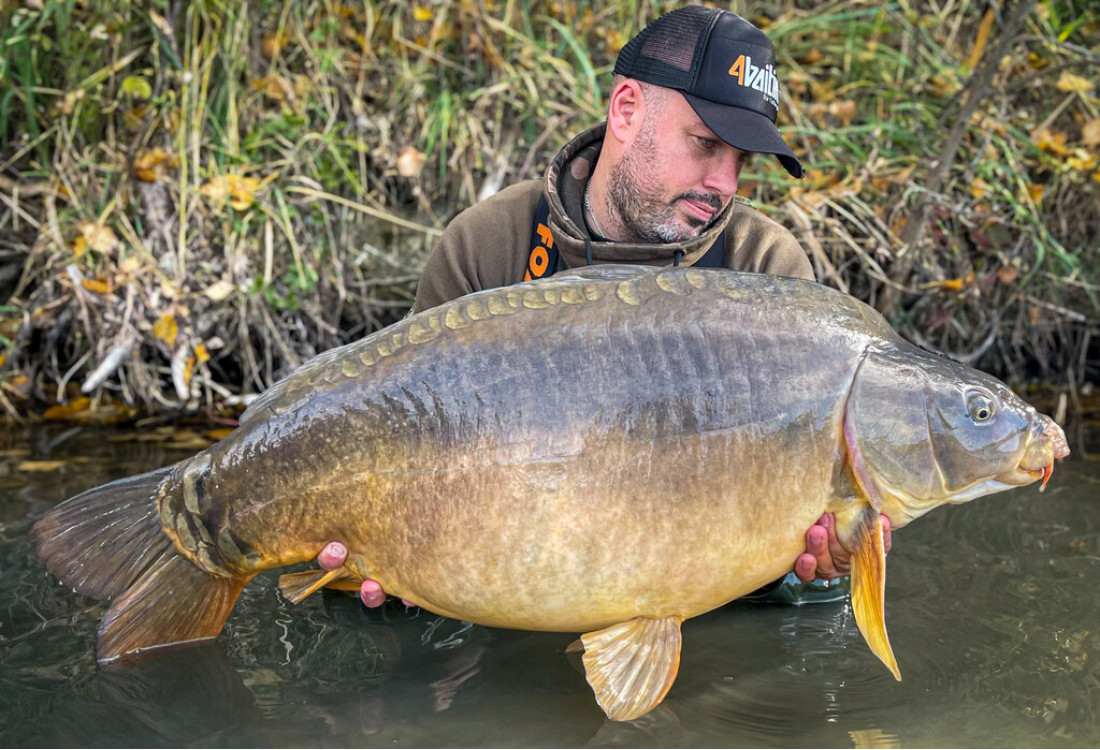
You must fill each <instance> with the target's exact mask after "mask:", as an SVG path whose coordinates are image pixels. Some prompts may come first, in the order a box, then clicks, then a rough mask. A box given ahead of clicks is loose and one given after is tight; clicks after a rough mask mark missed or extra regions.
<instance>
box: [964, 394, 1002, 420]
mask: <svg viewBox="0 0 1100 750" xmlns="http://www.w3.org/2000/svg"><path fill="white" fill-rule="evenodd" d="M966 411H967V414H968V415H969V416H970V418H971V419H972V420H974V421H975V422H977V423H978V424H983V423H985V422H988V421H989V420H991V419H993V415H994V414H995V413H996V407H995V405H994V403H993V397H992V396H990V395H989V394H987V393H981V392H972V393H970V395H968V396H967V397H966Z"/></svg>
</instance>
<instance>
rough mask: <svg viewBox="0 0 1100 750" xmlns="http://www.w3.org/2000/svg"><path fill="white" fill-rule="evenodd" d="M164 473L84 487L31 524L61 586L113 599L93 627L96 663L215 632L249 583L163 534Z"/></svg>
mask: <svg viewBox="0 0 1100 750" xmlns="http://www.w3.org/2000/svg"><path fill="white" fill-rule="evenodd" d="M170 471H171V468H165V469H158V470H156V471H152V472H149V473H148V474H141V475H139V476H136V477H130V478H128V479H120V480H118V481H115V482H111V483H109V484H105V485H103V486H101V487H96V488H95V489H91V490H88V491H87V492H84V493H82V494H80V495H77V496H76V497H74V498H72V499H71V500H67V501H66V502H64V503H62V504H61V505H59V506H57V507H56V508H54V509H53V510H51V511H50V512H49V513H47V514H46V515H45V516H44V517H43V518H42V519H40V520H39V521H38V522H37V523H36V524H35V525H34V528H33V529H31V534H30V536H31V540H32V541H33V542H34V543H35V545H36V546H37V547H38V555H39V557H40V558H41V559H42V561H43V563H45V565H46V568H47V569H48V570H49V571H50V572H51V573H52V574H53V575H55V576H56V577H57V578H58V579H60V580H61V582H62V583H63V584H65V585H66V586H70V587H72V589H73V590H74V591H76V592H77V593H81V594H85V595H87V596H91V597H94V598H96V599H112V600H113V604H112V606H111V608H110V609H109V610H108V611H107V614H106V615H105V616H104V618H103V622H102V623H101V624H100V628H99V653H98V656H99V660H100V661H101V662H108V661H114V660H115V659H118V658H119V657H121V656H124V655H127V654H137V653H143V652H147V651H149V650H152V649H156V648H161V647H165V646H171V645H179V644H183V643H187V642H191V641H198V640H207V639H210V638H214V637H215V636H217V634H218V633H219V632H220V631H221V629H222V625H224V624H225V620H226V618H227V617H229V613H230V611H232V609H233V605H234V604H235V603H236V601H237V597H238V596H239V595H240V593H241V589H243V588H244V585H245V584H246V583H247V582H248V579H247V578H246V579H237V578H229V577H221V576H216V575H213V574H210V573H207V572H205V571H203V570H201V569H200V568H198V567H197V566H196V565H195V564H194V563H192V562H191V561H190V560H188V559H187V558H186V557H184V556H183V555H182V554H180V553H179V552H178V551H177V550H176V548H175V546H174V545H173V543H172V540H171V538H169V537H168V536H167V535H166V534H165V533H164V531H163V529H162V528H161V524H160V516H159V513H158V512H157V506H156V502H155V500H154V496H155V494H156V492H157V488H158V487H159V486H160V484H161V482H162V481H163V480H164V478H165V477H166V476H167V475H168V473H169V472H170Z"/></svg>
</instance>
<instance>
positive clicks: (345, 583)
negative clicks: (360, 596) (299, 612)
mask: <svg viewBox="0 0 1100 750" xmlns="http://www.w3.org/2000/svg"><path fill="white" fill-rule="evenodd" d="M362 580H363V579H362V578H361V577H359V576H357V575H355V574H354V573H352V572H351V571H349V570H348V569H347V568H342V567H341V568H336V569H335V570H306V571H303V572H301V573H287V574H286V575H281V576H279V591H281V592H282V594H283V596H284V597H286V599H287V600H288V601H290V603H291V604H298V603H299V602H301V601H302V600H303V599H305V598H306V597H307V596H309V595H310V594H312V593H314V592H315V591H317V589H320V588H330V589H340V590H341V591H358V590H359V584H360V583H362Z"/></svg>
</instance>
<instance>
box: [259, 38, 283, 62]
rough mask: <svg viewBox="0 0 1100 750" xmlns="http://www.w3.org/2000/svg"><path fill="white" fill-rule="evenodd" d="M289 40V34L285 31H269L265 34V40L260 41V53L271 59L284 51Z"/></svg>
mask: <svg viewBox="0 0 1100 750" xmlns="http://www.w3.org/2000/svg"><path fill="white" fill-rule="evenodd" d="M288 41H289V36H288V35H287V34H286V33H285V32H284V33H282V34H276V33H275V32H273V31H269V32H267V33H266V34H264V38H263V41H261V42H260V54H261V55H263V56H264V57H266V58H267V59H268V60H270V59H272V58H273V57H275V56H276V55H278V54H279V53H280V52H282V51H283V47H285V46H286V43H287V42H288Z"/></svg>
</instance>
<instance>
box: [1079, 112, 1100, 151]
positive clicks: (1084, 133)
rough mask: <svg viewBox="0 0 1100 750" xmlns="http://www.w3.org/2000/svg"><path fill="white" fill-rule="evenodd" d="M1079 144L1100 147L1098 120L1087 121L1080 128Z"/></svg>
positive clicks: (1099, 123)
mask: <svg viewBox="0 0 1100 750" xmlns="http://www.w3.org/2000/svg"><path fill="white" fill-rule="evenodd" d="M1081 144H1082V145H1084V146H1100V119H1096V120H1089V121H1088V122H1086V123H1085V124H1084V125H1082V126H1081Z"/></svg>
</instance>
